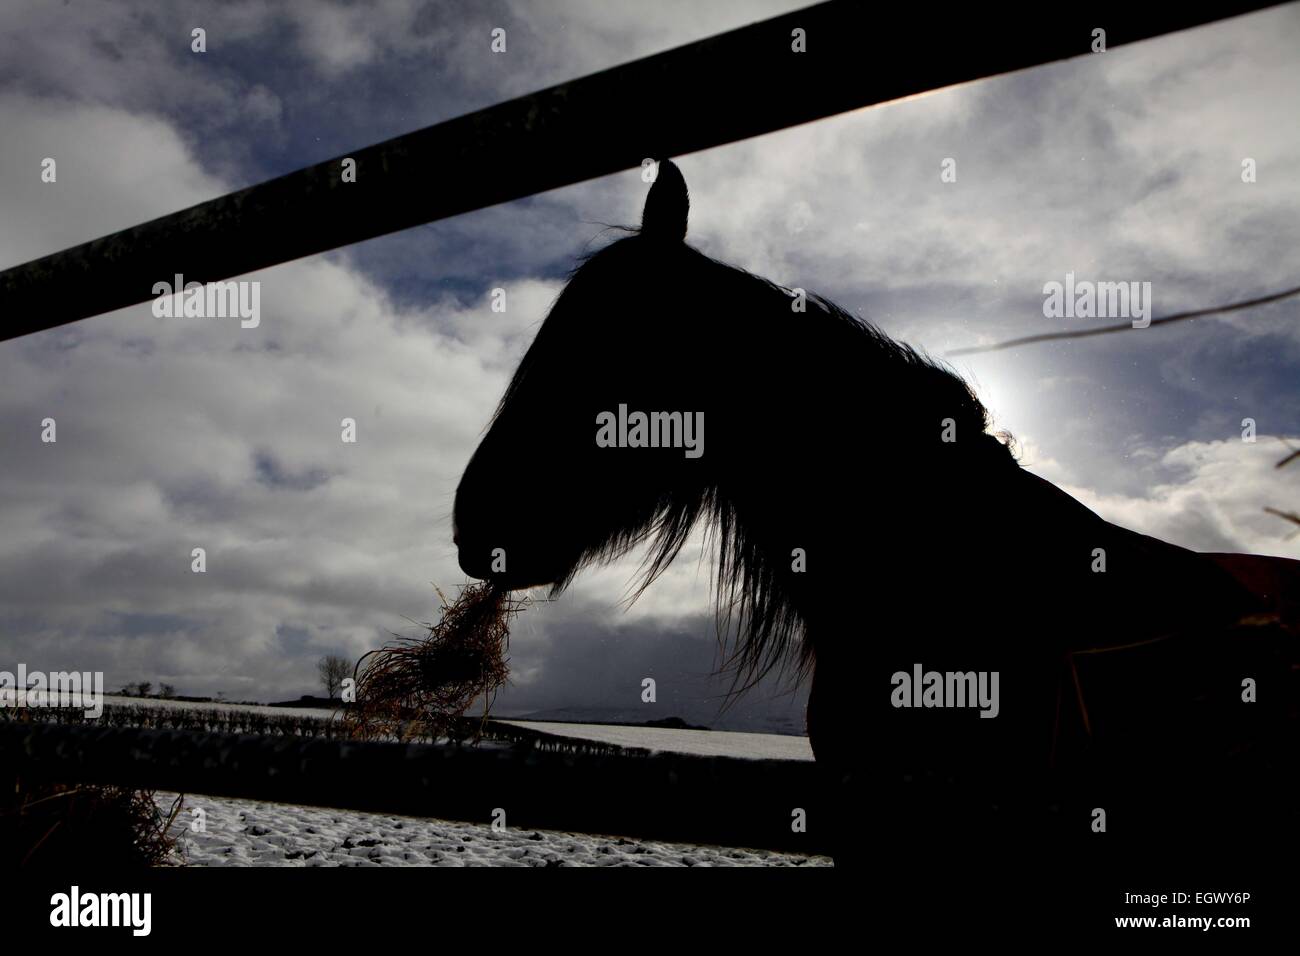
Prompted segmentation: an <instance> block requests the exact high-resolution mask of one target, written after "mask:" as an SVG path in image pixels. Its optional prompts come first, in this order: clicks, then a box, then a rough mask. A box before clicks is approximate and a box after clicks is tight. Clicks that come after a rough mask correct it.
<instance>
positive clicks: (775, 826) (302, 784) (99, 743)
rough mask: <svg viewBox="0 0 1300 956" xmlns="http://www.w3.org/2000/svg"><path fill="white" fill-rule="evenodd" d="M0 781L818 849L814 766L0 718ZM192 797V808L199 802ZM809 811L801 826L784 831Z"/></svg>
mask: <svg viewBox="0 0 1300 956" xmlns="http://www.w3.org/2000/svg"><path fill="white" fill-rule="evenodd" d="M0 754H3V760H2V761H0V781H3V780H4V778H6V777H9V778H12V777H14V776H16V777H19V778H22V779H27V780H43V781H50V782H66V783H96V784H115V785H119V786H126V787H131V788H135V789H145V790H173V791H178V792H181V793H185V794H206V795H209V796H218V797H242V798H248V799H255V800H265V801H270V802H275V803H291V804H301V805H306V806H321V807H333V808H336V809H346V810H363V811H371V812H376V813H396V814H404V815H411V816H427V817H437V818H439V819H444V820H462V821H466V822H471V823H480V824H488V823H491V822H492V815H493V811H494V810H495V809H496V808H501V809H502V810H504V811H505V824H506V825H507V826H509V827H511V828H520V827H523V828H529V829H532V828H540V829H548V830H568V831H575V832H582V833H607V834H614V835H623V836H630V837H641V838H650V839H660V840H672V841H680V842H686V843H707V844H715V845H722V846H737V847H755V848H762V849H773V850H785V851H791V852H803V853H814V852H825V850H826V844H825V838H826V837H827V836H828V835H829V834H828V833H827V832H824V831H825V828H828V827H829V826H830V825H831V824H830V821H829V820H828V819H827V818H826V817H825V816H824V815H823V814H822V813H821V811H820V809H819V807H820V800H819V793H818V787H819V784H818V776H817V769H818V768H817V767H816V766H815V765H814V764H813V763H811V762H808V761H797V760H740V759H735V758H726V757H701V756H692V755H687V754H669V753H655V754H650V755H648V756H628V755H623V754H610V753H595V754H583V753H572V752H568V753H566V752H552V751H546V750H543V749H539V748H538V747H536V746H533V745H530V744H521V745H516V746H513V747H484V748H474V747H456V746H450V745H437V746H435V745H429V744H396V743H373V742H352V741H339V740H323V739H303V738H298V737H270V736H262V735H256V734H238V735H236V734H210V733H198V732H193V731H175V730H147V729H137V728H102V727H97V726H90V725H58V724H49V723H43V722H26V721H6V722H0ZM194 802H195V803H198V804H199V805H201V803H202V801H201V799H200V800H196V801H194ZM796 808H801V809H803V810H804V811H805V812H806V814H807V819H808V832H803V833H797V832H795V831H794V828H793V827H792V825H791V824H792V822H793V819H794V818H793V816H792V814H793V811H794V810H795V809H796Z"/></svg>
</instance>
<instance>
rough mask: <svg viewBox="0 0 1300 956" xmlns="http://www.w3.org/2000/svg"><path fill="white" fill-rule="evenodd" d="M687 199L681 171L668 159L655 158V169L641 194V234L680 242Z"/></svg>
mask: <svg viewBox="0 0 1300 956" xmlns="http://www.w3.org/2000/svg"><path fill="white" fill-rule="evenodd" d="M690 208H691V199H690V196H689V195H688V194H687V192H686V180H685V178H683V176H682V171H681V170H680V169H678V168H677V165H676V164H675V163H674V162H673V161H672V160H671V159H662V160H660V161H659V173H658V175H657V176H656V177H655V181H654V185H652V186H651V187H650V192H649V194H647V195H646V197H645V210H644V211H643V212H642V213H641V235H643V236H655V237H657V238H661V239H671V240H674V241H677V242H681V241H682V240H683V239H685V238H686V217H687V215H688V213H689V212H690Z"/></svg>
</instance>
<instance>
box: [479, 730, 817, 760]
mask: <svg viewBox="0 0 1300 956" xmlns="http://www.w3.org/2000/svg"><path fill="white" fill-rule="evenodd" d="M497 723H501V724H509V725H511V726H513V727H522V728H525V729H528V730H536V731H540V732H541V733H546V734H555V735H557V736H560V737H575V738H578V739H581V740H593V741H596V742H597V743H603V744H614V745H616V746H619V747H641V748H644V749H646V750H652V751H667V752H670V753H682V754H700V755H702V756H706V757H740V758H744V759H749V760H812V759H813V752H812V746H811V745H810V744H809V743H808V738H807V737H794V736H787V735H784V734H748V733H738V732H735V731H724V730H675V729H673V728H669V727H620V726H611V725H608V724H561V723H550V722H548V721H534V720H529V721H520V720H499V721H497Z"/></svg>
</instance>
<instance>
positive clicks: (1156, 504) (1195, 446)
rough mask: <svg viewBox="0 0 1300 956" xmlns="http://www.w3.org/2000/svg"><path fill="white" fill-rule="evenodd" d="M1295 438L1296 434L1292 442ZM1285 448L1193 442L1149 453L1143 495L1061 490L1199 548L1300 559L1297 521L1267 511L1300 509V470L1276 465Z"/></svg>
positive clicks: (1274, 443)
mask: <svg viewBox="0 0 1300 956" xmlns="http://www.w3.org/2000/svg"><path fill="white" fill-rule="evenodd" d="M1297 440H1298V439H1297V438H1295V437H1293V438H1291V439H1290V441H1291V443H1292V445H1295V444H1296V442H1297ZM1286 453H1287V451H1286V446H1285V445H1284V444H1283V443H1282V442H1281V441H1278V440H1277V438H1276V437H1269V436H1260V437H1259V438H1258V440H1257V441H1256V442H1254V443H1247V442H1242V441H1214V442H1197V441H1193V442H1187V443H1185V444H1181V445H1179V446H1177V447H1175V448H1171V449H1169V450H1168V451H1166V452H1165V453H1164V454H1162V455H1157V454H1155V453H1151V454H1149V456H1148V457H1149V458H1154V459H1157V464H1156V465H1155V467H1154V468H1153V469H1152V474H1153V484H1152V485H1151V486H1150V489H1149V491H1148V492H1147V493H1146V494H1144V495H1140V496H1132V495H1098V494H1096V493H1094V492H1092V491H1090V490H1089V489H1087V488H1078V487H1072V486H1070V485H1068V484H1064V485H1062V487H1063V488H1065V490H1066V491H1068V492H1070V494H1072V495H1074V496H1075V497H1076V498H1078V499H1079V500H1080V501H1082V502H1083V503H1084V504H1086V505H1087V506H1088V507H1090V508H1092V509H1093V510H1094V511H1096V512H1097V513H1098V514H1100V515H1101V516H1102V517H1103V518H1105V519H1106V520H1108V521H1111V522H1114V523H1115V524H1119V525H1122V526H1124V527H1126V528H1131V529H1133V530H1134V531H1140V532H1142V533H1144V534H1149V535H1152V536H1154V537H1157V538H1162V539H1164V540H1165V541H1171V542H1173V543H1174V544H1180V545H1182V546H1183V547H1186V548H1191V549H1193V550H1195V551H1235V552H1245V553H1253V554H1272V555H1277V556H1279V557H1285V558H1300V537H1297V536H1295V535H1294V534H1293V532H1294V530H1295V526H1294V525H1292V524H1289V523H1288V522H1286V521H1283V520H1282V519H1281V518H1278V517H1276V516H1275V515H1271V514H1268V513H1266V512H1265V511H1264V508H1265V507H1266V506H1268V507H1273V508H1277V509H1280V510H1283V511H1292V512H1294V511H1297V510H1300V471H1297V470H1296V468H1295V466H1294V464H1293V465H1292V466H1290V467H1289V468H1277V467H1276V464H1277V462H1278V461H1280V460H1281V459H1282V458H1283V457H1284V456H1285V455H1286ZM1031 470H1037V469H1031Z"/></svg>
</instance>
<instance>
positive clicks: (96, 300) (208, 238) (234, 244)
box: [0, 0, 1277, 340]
mask: <svg viewBox="0 0 1300 956" xmlns="http://www.w3.org/2000/svg"><path fill="white" fill-rule="evenodd" d="M1276 2H1277V0H1264V2H1250V0H1246V2H1242V0H1211V2H1190V3H1186V4H1171V5H1165V4H1152V5H1151V6H1149V7H1145V8H1135V7H1134V5H1133V4H1132V3H1129V2H1126V3H1106V2H1102V3H1090V4H1086V5H1082V6H1078V7H1076V6H1074V5H1068V4H1067V5H1060V6H1058V5H1050V6H1042V7H1036V8H1034V9H1033V13H1032V16H1029V15H1028V14H1027V13H1026V12H1024V11H1023V10H1021V9H1019V8H1015V7H1013V8H1010V9H1009V10H1006V11H1003V10H999V9H997V8H996V7H990V6H988V5H982V4H968V5H963V6H961V7H957V8H955V9H937V10H936V9H934V8H932V7H931V6H930V5H928V4H917V3H913V4H903V5H888V4H876V3H867V2H865V0H832V2H829V3H822V4H819V5H817V6H812V7H808V8H806V9H804V10H799V11H796V12H794V13H791V14H788V15H786V16H781V17H776V18H774V19H771V20H765V21H763V22H761V23H756V24H752V25H750V26H747V27H743V28H741V29H738V30H733V31H731V32H729V33H725V34H721V35H719V36H715V37H711V38H709V39H705V40H700V41H699V42H696V43H691V44H688V45H686V46H682V47H678V48H677V49H674V50H669V51H667V52H665V53H660V54H657V55H655V56H650V57H646V58H644V59H641V60H636V61H634V62H632V63H628V64H625V65H623V66H619V67H615V68H613V69H609V70H605V71H603V72H600V73H595V74H592V75H590V76H586V77H583V78H581V79H577V80H573V81H571V82H568V83H561V84H560V85H558V86H553V87H551V88H549V89H546V90H542V91H540V92H537V93H533V94H531V95H529V96H523V97H520V98H518V99H514V100H510V101H509V102H506V103H501V104H499V105H497V106H493V107H490V108H488V109H484V110H480V111H479V112H476V113H470V114H468V115H465V116H461V117H459V118H457V119H452V120H449V121H447V122H444V123H439V124H437V125H435V126H430V127H427V128H425V129H422V130H418V131H416V132H412V133H408V134H406V135H404V136H399V137H397V138H395V139H391V140H388V141H386V142H383V143H379V144H377V145H374V146H369V147H366V148H364V149H360V148H359V149H357V150H355V151H353V152H351V153H349V154H347V155H349V156H351V157H352V158H353V159H355V160H356V162H357V181H356V182H355V183H344V182H342V178H341V170H342V165H341V162H340V160H341V159H342V157H339V158H336V159H331V160H328V161H326V162H323V163H318V164H317V165H314V166H309V167H307V168H305V169H300V170H298V171H297V172H294V173H289V174H288V175H285V176H281V177H279V178H278V179H273V180H271V181H269V182H265V183H262V184H260V185H256V186H252V187H250V188H247V189H243V190H240V191H238V192H234V193H231V194H229V195H227V196H222V197H221V198H219V199H214V200H212V201H210V202H206V203H202V204H200V205H197V206H192V207H190V208H189V209H185V210H182V211H180V212H176V213H173V214H171V215H168V216H163V217H162V218H160V219H155V220H153V221H151V222H147V223H144V224H143V225H138V226H135V227H133V228H130V229H126V230H123V231H121V232H117V233H114V234H112V235H110V236H105V237H103V238H100V239H95V240H94V241H92V242H87V243H84V244H82V245H79V246H76V247H73V248H71V249H66V250H64V251H62V252H58V253H55V254H53V255H50V256H46V257H44V258H42V259H37V260H34V261H32V262H28V263H26V264H24V265H20V266H16V267H14V268H11V269H8V270H6V271H4V272H0V340H3V339H10V338H14V337H16V336H19V335H26V334H28V333H31V332H36V331H39V330H41V329H49V328H53V327H55V326H59V325H63V324H65V323H68V322H73V321H75V320H77V319H81V318H85V317H87V316H91V315H96V314H99V313H103V312H109V311H112V310H114V309H118V308H122V307H124V306H129V305H133V304H135V303H138V302H143V301H145V300H147V299H150V298H152V297H153V292H152V289H153V286H154V284H155V283H157V282H163V281H166V282H170V281H171V280H172V277H173V276H174V275H175V274H177V273H180V274H183V275H184V276H185V278H186V280H187V281H197V282H211V281H216V280H219V279H225V278H229V277H230V276H235V275H241V274H243V273H247V272H251V271H254V270H257V269H263V268H266V267H268V266H273V265H276V264H278V263H282V262H288V261H290V260H293V259H297V258H300V257H302V256H307V255H312V254H314V253H319V252H324V251H326V250H328V249H335V248H338V247H340V246H344V245H348V244H350V243H355V242H360V241H362V240H364V239H370V238H372V237H374V236H380V235H384V234H386V233H390V232H394V231H396V230H399V229H405V228H409V227H411V226H415V225H418V224H420V223H426V222H433V221H435V220H438V219H444V218H446V217H448V216H455V215H458V214H460V213H465V212H470V211H472V210H476V209H482V208H484V207H487V206H492V205H495V204H497V203H502V202H507V201H509V200H512V199H519V198H521V197H524V196H530V195H533V194H535V193H539V192H543V191H545V190H549V189H555V188H557V187H560V186H566V185H569V184H571V183H577V182H582V181H585V180H588V179H593V178H595V177H598V176H603V175H607V174H609V173H614V172H617V171H619V170H623V169H628V168H632V167H635V166H637V165H639V164H640V163H641V162H642V160H643V159H645V158H647V157H662V156H679V155H682V154H685V153H690V152H694V151H696V150H701V149H707V148H709V147H713V146H719V145H722V144H724V143H730V142H734V141H736V140H741V139H745V138H748V137H751V136H757V135H760V134H762V133H768V132H772V131H773V130H779V129H783V128H786V127H789V126H794V125H797V124H800V123H806V122H809V121H811V120H816V119H821V118H823V117H827V116H832V115H835V114H837V113H842V112H845V111H847V110H851V109H855V108H858V107H863V106H869V105H871V104H876V103H884V102H887V101H890V100H896V99H899V98H901V97H905V96H910V95H914V94H917V93H924V92H927V91H930V90H936V89H939V88H941V87H944V86H949V85H952V84H956V83H963V82H967V81H971V80H977V79H980V78H983V77H988V76H993V75H995V74H999V73H1007V72H1010V71H1013V70H1019V69H1025V68H1028V67H1033V66H1038V65H1041V64H1044V63H1050V62H1053V61H1056V60H1062V59H1066V58H1069V57H1074V56H1081V55H1086V54H1089V52H1090V45H1091V42H1092V31H1093V29H1094V28H1096V27H1102V28H1104V29H1105V30H1106V34H1107V48H1108V49H1113V48H1114V47H1115V46H1118V45H1121V44H1124V43H1131V42H1134V41H1137V40H1143V39H1147V38H1150V37H1154V36H1158V35H1160V34H1164V33H1170V32H1173V31H1176V30H1182V29H1186V28H1189V27H1194V26H1198V25H1201V24H1204V23H1208V22H1212V21H1214V20H1219V19H1222V18H1225V17H1230V16H1235V15H1238V14H1242V13H1248V12H1251V11H1254V10H1258V9H1261V8H1264V7H1269V6H1274V5H1276ZM796 29H800V30H803V31H805V36H806V44H807V51H806V52H803V53H795V52H793V51H792V49H791V46H792V34H793V31H794V30H796ZM878 51H886V52H878Z"/></svg>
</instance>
